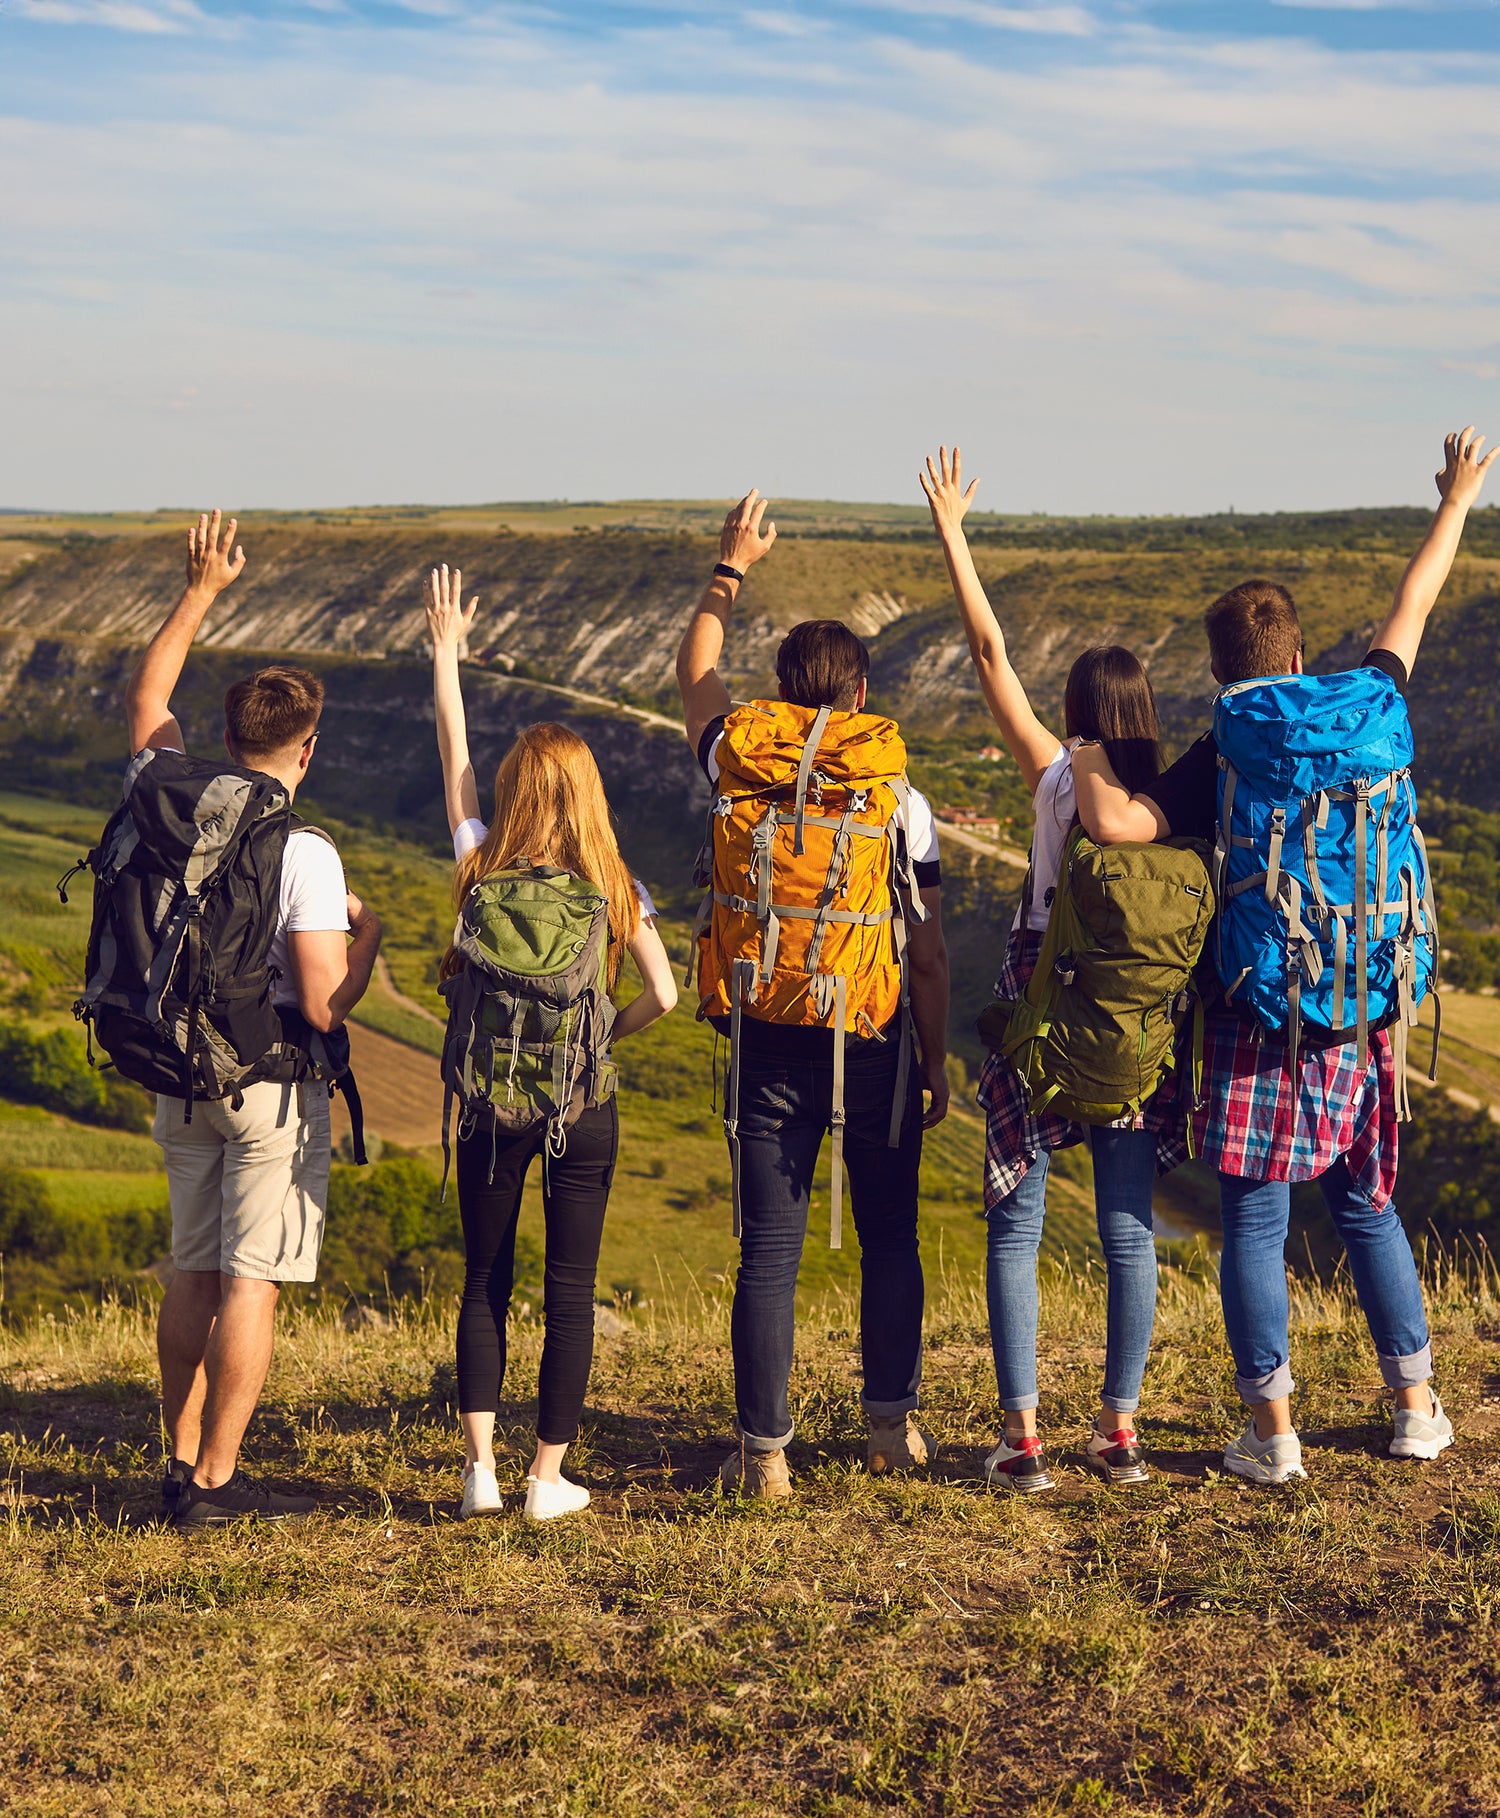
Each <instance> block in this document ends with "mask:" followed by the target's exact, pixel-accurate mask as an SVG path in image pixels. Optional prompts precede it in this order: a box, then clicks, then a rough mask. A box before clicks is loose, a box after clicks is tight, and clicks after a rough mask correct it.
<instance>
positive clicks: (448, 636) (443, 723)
mask: <svg viewBox="0 0 1500 1818" xmlns="http://www.w3.org/2000/svg"><path fill="white" fill-rule="evenodd" d="M427 589H428V592H427V631H428V635H429V636H430V637H431V639H432V705H433V710H434V712H435V714H436V716H437V742H438V756H439V757H440V758H441V759H442V761H443V802H444V805H445V806H446V808H447V810H448V831H449V832H450V833H457V831H458V829H459V828H460V826H462V824H463V823H464V822H465V821H477V820H480V819H481V818H482V817H481V815H480V812H479V786H478V784H477V783H476V782H475V781H474V766H473V764H472V763H471V762H470V761H469V729H468V725H467V723H466V722H465V719H464V691H463V686H462V684H461V683H460V682H459V679H458V647H459V644H460V643H461V642H462V640H463V639H464V638H465V637H466V636H467V635H468V632H469V628H470V626H471V625H472V624H473V623H474V614H475V613H476V612H477V611H478V610H479V596H478V595H477V594H476V595H475V597H474V598H473V599H472V600H470V602H469V609H468V611H467V612H465V611H464V603H463V592H464V571H463V570H462V569H461V568H455V569H454V570H453V573H452V574H451V575H450V574H449V572H448V564H447V563H446V562H444V564H443V565H442V567H441V568H434V569H433V571H432V574H431V576H430V577H429V580H428V584H427Z"/></svg>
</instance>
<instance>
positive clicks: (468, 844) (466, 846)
mask: <svg viewBox="0 0 1500 1818" xmlns="http://www.w3.org/2000/svg"><path fill="white" fill-rule="evenodd" d="M489 831H490V830H489V828H488V827H486V826H485V824H484V822H483V821H479V820H473V819H470V820H467V821H460V822H459V823H458V825H457V827H455V828H454V830H453V856H454V858H456V859H461V858H463V857H464V856H465V855H466V854H468V853H470V852H472V851H473V850H474V848H475V847H476V846H482V845H483V844H484V842H485V839H486V838H487V836H488V834H489ZM630 881H631V883H632V884H634V885H635V893H636V896H637V897H638V898H639V899H640V904H641V914H642V916H654V915H655V914H656V904H655V903H653V902H652V900H651V892H650V891H649V890H648V889H647V888H646V886H645V885H644V884H643V883H642V882H641V880H640V879H639V878H638V877H633V878H632V879H631V880H630Z"/></svg>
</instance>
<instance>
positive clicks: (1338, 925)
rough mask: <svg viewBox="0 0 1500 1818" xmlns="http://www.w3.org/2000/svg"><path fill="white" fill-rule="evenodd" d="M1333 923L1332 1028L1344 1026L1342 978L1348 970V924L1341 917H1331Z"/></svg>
mask: <svg viewBox="0 0 1500 1818" xmlns="http://www.w3.org/2000/svg"><path fill="white" fill-rule="evenodd" d="M1329 919H1330V920H1331V921H1332V923H1333V1026H1334V1028H1335V1029H1342V1028H1343V1026H1344V977H1345V974H1346V973H1347V971H1348V969H1349V924H1348V923H1347V922H1346V921H1345V920H1344V918H1343V916H1341V915H1336V914H1335V915H1331V916H1330V918H1329Z"/></svg>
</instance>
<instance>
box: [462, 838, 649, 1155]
mask: <svg viewBox="0 0 1500 1818" xmlns="http://www.w3.org/2000/svg"><path fill="white" fill-rule="evenodd" d="M453 947H454V951H455V953H456V954H457V956H458V958H459V959H461V960H462V961H463V964H462V965H461V966H460V967H459V968H458V969H457V971H455V972H454V974H453V976H452V977H451V978H449V979H447V980H446V981H445V983H444V984H443V987H442V990H443V995H444V997H446V998H447V1000H448V1032H447V1034H446V1036H445V1037H444V1038H443V1067H442V1072H443V1086H444V1088H445V1090H444V1097H443V1160H444V1167H443V1180H444V1184H445V1185H446V1182H447V1178H448V1169H447V1163H448V1158H449V1124H450V1120H451V1117H452V1112H453V1102H454V1100H455V1099H457V1101H458V1105H459V1125H458V1128H459V1135H460V1136H468V1135H469V1134H471V1133H472V1131H473V1130H474V1129H475V1127H476V1125H477V1124H478V1123H479V1120H480V1119H481V1118H488V1119H490V1128H491V1130H492V1132H498V1131H501V1130H506V1131H515V1130H524V1129H527V1128H528V1127H530V1126H532V1125H534V1124H538V1123H542V1122H545V1123H546V1124H547V1150H548V1153H549V1154H552V1155H560V1154H561V1153H562V1151H563V1148H564V1146H565V1145H566V1142H567V1131H568V1126H569V1125H570V1124H573V1123H575V1122H576V1121H577V1119H578V1116H579V1113H580V1112H582V1111H584V1110H585V1109H592V1108H593V1107H594V1106H596V1105H602V1104H604V1103H605V1102H606V1101H607V1100H609V1099H610V1098H612V1097H613V1096H614V1090H615V1068H614V1063H613V1062H612V1061H611V1060H610V1058H609V1037H610V1030H611V1029H612V1028H613V1026H614V1020H615V1011H614V1005H613V1004H612V1003H611V1002H610V999H609V902H608V899H607V898H606V897H605V895H604V893H603V891H601V890H599V889H598V888H597V887H596V886H595V885H593V884H591V883H589V882H588V880H587V879H585V878H580V877H574V876H573V875H572V873H571V872H568V871H560V870H558V869H557V868H556V867H555V866H550V865H530V864H527V863H526V861H525V860H521V861H520V862H519V863H518V864H516V865H515V866H512V867H510V868H508V869H507V870H504V871H497V872H494V873H493V874H492V875H491V876H489V877H486V878H482V879H481V880H480V881H479V883H477V884H476V885H475V886H474V888H473V889H472V890H471V891H470V892H469V894H468V897H467V899H466V900H465V902H464V906H463V908H462V910H461V911H460V912H459V917H458V925H457V926H456V927H455V929H454V931H453ZM492 1177H493V1176H492Z"/></svg>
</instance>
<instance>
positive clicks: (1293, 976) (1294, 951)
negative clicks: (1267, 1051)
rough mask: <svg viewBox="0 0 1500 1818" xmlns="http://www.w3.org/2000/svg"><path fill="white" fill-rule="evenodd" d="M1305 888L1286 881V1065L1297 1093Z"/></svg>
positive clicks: (1300, 1041) (1293, 881)
mask: <svg viewBox="0 0 1500 1818" xmlns="http://www.w3.org/2000/svg"><path fill="white" fill-rule="evenodd" d="M1303 932H1304V931H1303V926H1302V886H1301V885H1300V884H1299V883H1298V882H1297V880H1296V878H1294V877H1289V878H1288V879H1287V903H1286V1003H1287V1065H1288V1066H1289V1067H1290V1069H1291V1079H1292V1084H1293V1089H1294V1091H1295V1088H1296V1083H1297V1056H1298V1054H1299V1052H1300V1050H1301V1047H1302V935H1303Z"/></svg>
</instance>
